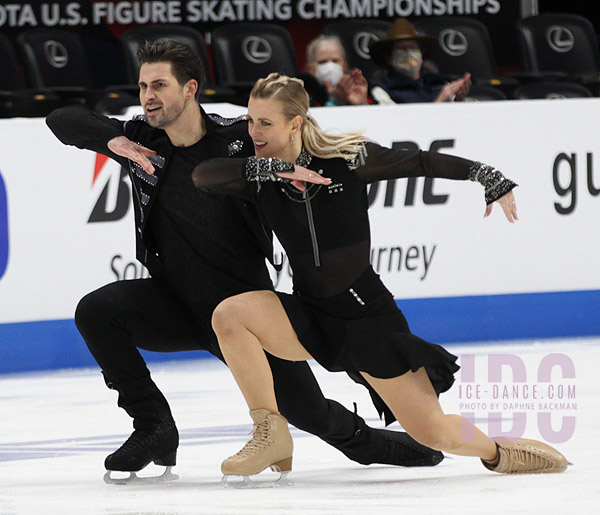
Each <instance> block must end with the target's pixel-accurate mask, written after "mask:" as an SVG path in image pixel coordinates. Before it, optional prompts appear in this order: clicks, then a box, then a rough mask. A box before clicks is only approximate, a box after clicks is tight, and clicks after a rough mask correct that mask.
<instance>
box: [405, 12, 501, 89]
mask: <svg viewBox="0 0 600 515" xmlns="http://www.w3.org/2000/svg"><path fill="white" fill-rule="evenodd" d="M415 26H416V27H417V29H418V31H419V32H420V33H422V34H430V35H432V36H435V37H437V39H438V50H437V53H436V54H435V55H434V57H433V58H432V59H433V60H434V61H435V63H436V64H437V66H438V68H439V72H440V74H441V75H447V76H450V77H459V76H462V75H463V74H465V73H467V72H468V73H470V74H471V75H472V77H473V79H475V80H477V81H481V82H487V81H489V80H490V79H497V77H498V70H497V67H496V58H495V56H494V51H493V48H492V41H491V38H490V34H489V32H488V29H487V27H486V26H485V25H484V24H483V23H482V22H480V21H478V20H474V19H471V18H463V17H458V16H439V17H435V18H428V19H424V20H419V21H417V22H415Z"/></svg>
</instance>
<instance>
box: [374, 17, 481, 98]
mask: <svg viewBox="0 0 600 515" xmlns="http://www.w3.org/2000/svg"><path fill="white" fill-rule="evenodd" d="M436 47H437V41H436V38H435V37H433V36H428V35H421V34H417V31H416V29H415V26H414V25H413V24H412V23H411V22H409V21H408V20H406V19H404V18H398V19H397V20H396V21H395V22H394V23H392V25H391V26H390V28H389V29H388V32H387V34H386V36H385V38H384V39H381V40H379V41H376V42H374V43H372V44H371V46H370V49H369V50H370V53H371V59H372V60H373V62H374V63H375V64H377V65H379V66H381V67H382V68H383V69H382V74H381V76H380V77H379V78H377V79H375V80H374V81H373V88H372V90H371V96H372V97H373V100H375V101H376V102H377V103H379V104H394V103H395V104H403V103H409V102H453V101H455V100H456V101H460V100H463V99H464V98H465V97H466V96H467V95H468V93H469V90H470V88H471V74H469V73H465V74H464V75H463V76H462V77H461V78H460V79H457V80H454V81H452V82H447V81H445V80H444V79H443V78H442V77H440V76H439V75H437V74H435V73H426V72H425V70H424V66H423V62H424V60H426V59H428V58H430V57H431V56H432V54H433V53H434V51H435V49H436Z"/></svg>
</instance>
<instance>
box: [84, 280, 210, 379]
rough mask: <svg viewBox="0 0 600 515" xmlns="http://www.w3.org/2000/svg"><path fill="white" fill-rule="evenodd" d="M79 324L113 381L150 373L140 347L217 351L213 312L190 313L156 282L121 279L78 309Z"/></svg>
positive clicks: (85, 300) (172, 350) (167, 349)
mask: <svg viewBox="0 0 600 515" xmlns="http://www.w3.org/2000/svg"><path fill="white" fill-rule="evenodd" d="M75 323H76V325H77V328H78V329H79V332H80V333H81V335H82V336H83V339H84V340H85V342H86V344H87V346H88V348H89V350H90V352H91V353H92V355H93V356H94V358H95V359H96V361H97V362H98V364H99V365H100V368H101V369H102V370H103V372H104V375H105V376H106V377H107V378H108V379H110V380H111V381H113V382H115V383H123V382H128V381H133V380H136V379H139V378H141V377H144V376H147V375H148V368H147V367H146V363H145V362H144V359H143V358H142V356H141V355H140V353H139V351H138V348H140V349H145V350H150V351H156V352H179V351H186V350H200V349H205V350H214V348H215V347H216V348H217V349H218V344H217V341H216V337H215V335H214V333H213V331H212V329H211V327H210V312H209V311H208V310H207V313H206V314H192V313H191V312H190V310H189V309H188V308H187V307H186V306H185V305H184V304H182V303H181V301H180V300H179V299H178V298H177V297H176V296H175V295H174V294H173V293H172V292H171V290H170V289H169V288H168V287H166V286H165V285H164V284H163V283H162V281H160V280H156V279H136V280H130V281H119V282H115V283H111V284H108V285H106V286H103V287H102V288H100V289H98V290H95V291H93V292H91V293H89V294H88V295H86V296H85V297H83V299H81V301H80V302H79V304H78V306H77V310H76V312H75ZM217 354H220V353H218V352H217Z"/></svg>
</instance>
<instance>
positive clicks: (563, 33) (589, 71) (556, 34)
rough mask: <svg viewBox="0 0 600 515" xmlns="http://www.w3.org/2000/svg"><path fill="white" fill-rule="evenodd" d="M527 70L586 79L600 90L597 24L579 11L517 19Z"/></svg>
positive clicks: (585, 82)
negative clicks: (593, 23) (576, 13)
mask: <svg viewBox="0 0 600 515" xmlns="http://www.w3.org/2000/svg"><path fill="white" fill-rule="evenodd" d="M517 33H518V35H519V46H520V49H521V59H522V66H523V69H524V70H525V71H527V72H531V73H537V74H540V75H542V76H546V77H554V78H556V77H559V78H560V77H567V78H571V79H577V80H580V81H582V82H583V83H584V84H585V85H586V86H588V87H591V88H592V89H594V90H595V93H596V94H597V93H598V89H599V88H598V86H599V76H600V51H599V50H598V40H597V37H596V33H595V31H594V27H593V25H592V24H591V23H590V22H589V21H588V20H587V19H586V18H584V17H583V16H579V15H575V14H550V13H548V14H540V15H537V16H530V17H529V18H525V19H523V20H519V21H518V22H517Z"/></svg>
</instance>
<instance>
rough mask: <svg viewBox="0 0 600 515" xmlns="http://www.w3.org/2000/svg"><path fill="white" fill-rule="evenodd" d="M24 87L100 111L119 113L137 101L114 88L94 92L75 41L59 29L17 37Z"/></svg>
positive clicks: (83, 57) (81, 54)
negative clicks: (24, 80)
mask: <svg viewBox="0 0 600 515" xmlns="http://www.w3.org/2000/svg"><path fill="white" fill-rule="evenodd" d="M17 46H18V49H19V50H20V56H21V60H22V63H23V66H24V68H25V74H26V76H27V80H28V83H29V84H30V85H31V86H32V87H34V88H43V89H45V90H49V91H51V92H53V93H56V94H57V95H59V96H60V97H61V98H63V99H65V100H67V101H69V102H71V103H87V104H88V105H90V107H92V108H94V109H98V110H103V111H110V112H120V111H122V110H123V109H124V108H125V107H127V106H129V105H134V104H136V103H137V102H138V101H137V98H135V97H133V96H130V95H128V94H127V93H126V92H125V91H123V90H122V89H119V87H118V86H115V87H114V88H112V87H111V88H107V89H106V90H95V89H94V85H93V83H92V79H91V75H90V71H89V65H88V61H87V57H86V55H85V52H84V49H83V45H82V44H81V41H80V40H79V38H78V37H77V36H76V35H75V34H73V33H71V32H67V31H64V30H60V29H29V30H25V31H23V32H21V33H20V34H19V36H18V37H17Z"/></svg>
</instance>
